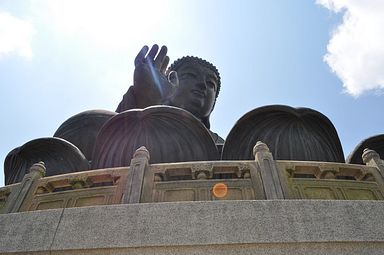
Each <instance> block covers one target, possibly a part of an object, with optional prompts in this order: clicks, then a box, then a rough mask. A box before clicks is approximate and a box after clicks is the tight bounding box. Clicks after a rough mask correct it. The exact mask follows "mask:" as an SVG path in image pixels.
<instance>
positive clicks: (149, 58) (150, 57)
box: [145, 44, 159, 63]
mask: <svg viewBox="0 0 384 255" xmlns="http://www.w3.org/2000/svg"><path fill="white" fill-rule="evenodd" d="M158 51H159V46H158V45H157V44H154V45H153V46H152V48H151V50H150V51H149V53H148V55H147V57H146V58H145V59H146V60H147V62H151V63H153V61H154V60H155V56H156V54H157V52H158Z"/></svg>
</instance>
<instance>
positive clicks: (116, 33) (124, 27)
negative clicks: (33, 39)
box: [49, 0, 169, 47]
mask: <svg viewBox="0 0 384 255" xmlns="http://www.w3.org/2000/svg"><path fill="white" fill-rule="evenodd" d="M165 6H167V4H166V3H164V1H150V0H140V1H123V0H115V1H95V0H84V1H75V0H66V1H61V0H54V1H49V8H50V13H51V14H52V20H53V23H54V24H53V25H54V26H55V27H56V29H58V30H59V32H61V33H65V34H66V35H70V36H76V37H79V36H80V37H87V38H88V39H91V40H93V41H94V43H96V44H99V45H100V46H106V47H119V46H123V45H124V44H126V43H128V42H132V40H135V37H142V36H143V34H145V32H148V33H150V32H151V31H155V30H156V27H157V26H158V23H159V21H161V19H162V17H166V15H168V13H167V12H168V11H169V9H168V8H165Z"/></svg>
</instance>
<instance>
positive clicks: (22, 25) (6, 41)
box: [0, 12, 35, 59]
mask: <svg viewBox="0 0 384 255" xmlns="http://www.w3.org/2000/svg"><path fill="white" fill-rule="evenodd" d="M34 33H35V29H34V27H33V25H32V24H31V23H30V22H28V21H24V20H22V19H19V18H16V17H15V16H13V15H11V14H10V13H7V12H0V57H2V56H5V55H8V54H12V53H13V54H17V55H19V56H21V57H25V58H28V59H30V58H31V57H32V48H31V42H32V37H33V35H34Z"/></svg>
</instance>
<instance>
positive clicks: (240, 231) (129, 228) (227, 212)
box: [0, 200, 384, 254]
mask: <svg viewBox="0 0 384 255" xmlns="http://www.w3.org/2000/svg"><path fill="white" fill-rule="evenodd" d="M62 211H64V212H63V214H61V213H62ZM383 211H384V201H383V202H382V201H325V200H258V201H256V200H254V201H215V202H211V201H208V202H176V203H154V204H129V205H128V204H125V205H124V204H123V205H112V206H95V207H82V208H69V209H57V210H46V211H36V212H28V213H14V214H5V215H0V227H1V231H2V233H3V234H2V235H1V237H0V253H1V254H5V253H7V252H21V253H22V252H26V251H36V252H37V251H40V252H44V251H52V252H60V251H68V252H69V251H70V250H82V251H83V252H84V254H87V253H85V252H86V251H87V250H88V251H89V250H94V251H95V250H99V249H102V250H104V251H105V252H107V250H116V249H117V250H120V249H131V248H140V249H141V248H150V247H153V248H154V247H168V248H171V247H177V246H180V248H181V246H182V247H187V246H188V247H194V246H196V248H197V247H202V246H207V245H208V246H212V245H213V246H215V245H225V244H226V245H230V246H231V245H235V246H233V247H238V246H239V245H243V244H250V245H256V244H257V245H261V244H268V245H272V246H274V247H275V246H276V245H277V247H278V246H279V245H281V244H295V245H299V244H300V245H301V246H302V245H304V246H305V247H306V244H311V245H314V244H322V243H323V244H326V247H328V248H329V247H333V245H335V247H339V246H338V245H337V244H338V243H352V242H360V243H364V244H365V245H369V243H370V244H371V245H373V243H375V246H372V247H381V248H380V249H381V251H382V248H383V243H384V235H383V233H384V215H383V213H382V212H383ZM57 226H58V227H57ZM56 227H57V228H56ZM55 232H56V234H55ZM16 240H17V241H16ZM51 244H52V245H51ZM300 245H299V246H300ZM347 246H348V245H347ZM363 246H364V245H363ZM363 246H362V247H361V249H363ZM231 247H232V246H231ZM258 247H259V246H258ZM348 247H349V246H348ZM183 249H184V248H183ZM200 249H201V248H200ZM293 250H294V249H293ZM42 254H43V253H42ZM52 254H54V253H52ZM73 254H82V253H73ZM100 254H101V253H100ZM106 254H114V253H106ZM117 254H119V253H117ZM138 254H141V253H140V252H139V253H138ZM171 254H173V253H171ZM221 254H222V253H221ZM335 254H336V253H335Z"/></svg>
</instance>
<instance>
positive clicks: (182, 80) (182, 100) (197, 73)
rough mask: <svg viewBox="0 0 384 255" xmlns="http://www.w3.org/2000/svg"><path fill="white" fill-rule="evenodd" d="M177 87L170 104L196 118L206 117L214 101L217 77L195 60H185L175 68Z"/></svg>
mask: <svg viewBox="0 0 384 255" xmlns="http://www.w3.org/2000/svg"><path fill="white" fill-rule="evenodd" d="M176 72H177V74H178V77H179V87H178V89H177V90H176V93H175V95H174V97H173V99H172V105H174V106H177V107H180V108H183V109H185V110H187V111H189V112H190V113H192V114H193V115H195V117H197V118H198V119H200V120H202V119H203V118H205V117H208V116H209V114H210V113H211V111H212V108H213V106H214V103H215V97H216V90H217V86H218V77H217V75H216V74H215V72H214V71H212V70H210V69H209V68H207V67H205V66H204V65H202V64H199V63H198V62H197V61H192V62H187V63H184V64H183V65H181V66H180V67H179V68H178V69H177V70H176Z"/></svg>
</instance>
